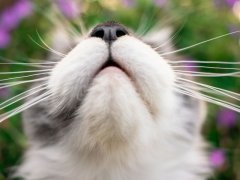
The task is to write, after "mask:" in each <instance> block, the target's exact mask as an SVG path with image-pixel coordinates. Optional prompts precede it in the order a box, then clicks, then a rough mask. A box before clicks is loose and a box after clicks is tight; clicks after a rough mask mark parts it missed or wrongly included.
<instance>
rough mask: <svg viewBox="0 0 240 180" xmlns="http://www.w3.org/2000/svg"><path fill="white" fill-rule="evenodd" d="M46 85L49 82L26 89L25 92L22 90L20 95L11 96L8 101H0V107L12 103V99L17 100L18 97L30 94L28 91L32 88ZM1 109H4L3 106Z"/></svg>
mask: <svg viewBox="0 0 240 180" xmlns="http://www.w3.org/2000/svg"><path fill="white" fill-rule="evenodd" d="M45 85H47V83H45V84H42V85H40V86H36V87H34V88H31V89H29V90H27V91H24V92H22V93H20V94H18V95H16V96H14V97H12V98H10V99H7V100H6V101H4V102H2V103H0V107H2V106H4V105H5V104H7V103H10V102H11V101H15V99H17V98H21V97H22V96H25V95H26V94H28V93H29V92H31V91H32V90H35V89H38V88H41V87H43V86H45ZM1 109H2V108H1Z"/></svg>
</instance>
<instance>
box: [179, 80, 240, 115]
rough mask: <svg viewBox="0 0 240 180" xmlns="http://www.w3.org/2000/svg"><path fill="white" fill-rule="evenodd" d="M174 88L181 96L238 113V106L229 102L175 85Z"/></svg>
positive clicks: (239, 109) (239, 107)
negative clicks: (184, 95) (187, 96)
mask: <svg viewBox="0 0 240 180" xmlns="http://www.w3.org/2000/svg"><path fill="white" fill-rule="evenodd" d="M175 87H176V90H177V91H179V92H181V93H183V94H186V95H189V96H191V97H193V98H197V99H200V100H203V101H206V102H210V103H213V104H216V105H220V106H222V107H226V108H229V109H231V110H234V111H236V112H240V106H238V105H236V104H233V103H230V102H227V101H224V100H220V99H217V98H214V97H211V96H208V95H205V94H202V93H199V92H196V91H193V90H189V89H186V88H184V87H181V86H178V85H176V84H175Z"/></svg>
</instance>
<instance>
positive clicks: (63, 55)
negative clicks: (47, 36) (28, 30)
mask: <svg viewBox="0 0 240 180" xmlns="http://www.w3.org/2000/svg"><path fill="white" fill-rule="evenodd" d="M37 35H38V38H39V39H40V41H41V42H42V43H43V44H44V45H45V46H46V47H47V48H48V49H50V50H51V51H52V52H54V53H56V54H59V55H61V56H62V57H65V56H66V54H63V53H61V52H58V51H56V50H54V49H52V48H51V47H49V46H48V45H47V44H46V43H45V42H44V40H43V39H42V37H41V36H40V34H39V33H38V31H37Z"/></svg>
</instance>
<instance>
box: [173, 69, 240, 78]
mask: <svg viewBox="0 0 240 180" xmlns="http://www.w3.org/2000/svg"><path fill="white" fill-rule="evenodd" d="M174 72H176V74H181V75H187V76H197V77H225V76H229V77H239V76H238V75H239V74H240V71H236V72H231V73H208V72H197V71H179V70H174Z"/></svg>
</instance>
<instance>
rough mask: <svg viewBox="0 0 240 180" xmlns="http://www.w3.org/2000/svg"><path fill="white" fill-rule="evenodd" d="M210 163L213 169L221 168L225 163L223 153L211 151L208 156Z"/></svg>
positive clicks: (219, 150)
mask: <svg viewBox="0 0 240 180" xmlns="http://www.w3.org/2000/svg"><path fill="white" fill-rule="evenodd" d="M210 162H211V164H212V166H213V167H215V168H220V167H222V166H223V165H224V164H225V162H226V155H225V152H224V151H223V150H221V149H217V150H215V151H213V152H212V153H211V155H210Z"/></svg>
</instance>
